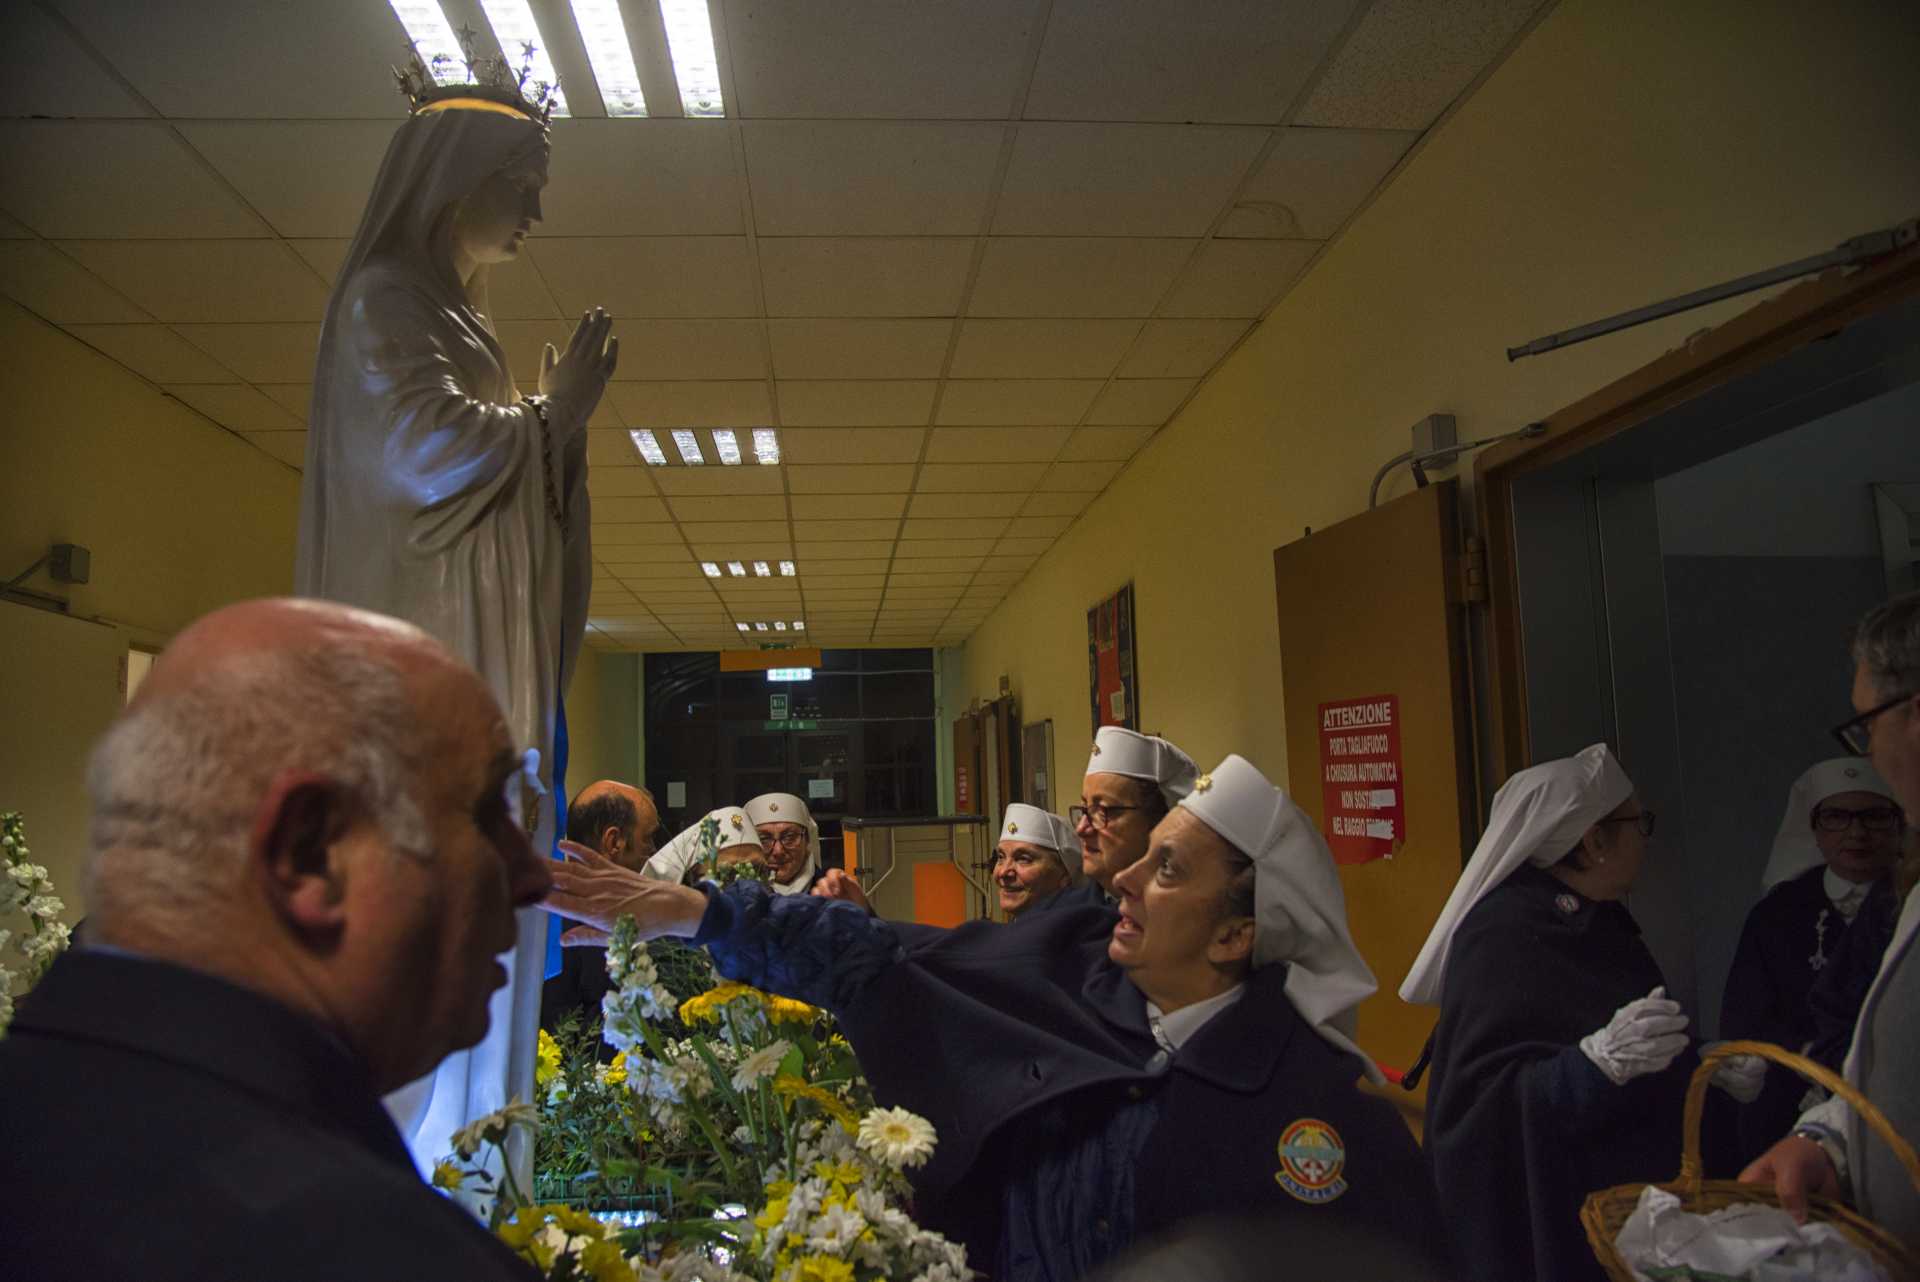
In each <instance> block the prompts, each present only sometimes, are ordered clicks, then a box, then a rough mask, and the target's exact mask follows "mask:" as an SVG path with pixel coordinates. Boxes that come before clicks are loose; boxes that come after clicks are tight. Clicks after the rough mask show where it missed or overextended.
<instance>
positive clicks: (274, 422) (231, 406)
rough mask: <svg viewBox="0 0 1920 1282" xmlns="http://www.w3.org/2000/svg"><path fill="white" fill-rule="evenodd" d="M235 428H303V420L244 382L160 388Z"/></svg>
mask: <svg viewBox="0 0 1920 1282" xmlns="http://www.w3.org/2000/svg"><path fill="white" fill-rule="evenodd" d="M161 390H162V391H164V392H166V393H167V395H169V396H171V397H173V398H174V399H176V400H179V401H182V402H184V403H185V404H187V405H189V406H191V407H193V408H194V409H196V410H198V411H200V413H202V414H205V415H206V416H207V417H208V418H210V419H212V420H213V421H214V422H216V423H218V424H220V426H222V427H230V428H232V429H233V430H234V431H236V432H300V431H302V430H303V429H302V426H301V423H300V420H299V419H297V418H295V417H294V416H293V415H291V414H289V413H287V411H286V410H284V409H282V408H281V407H280V406H278V405H275V404H274V403H273V402H272V401H270V400H268V399H267V398H266V397H264V396H262V395H261V394H260V393H259V392H256V391H255V390H254V389H253V388H251V387H248V386H246V385H245V384H244V383H233V384H227V385H224V386H223V385H220V384H205V383H183V384H176V385H174V386H172V387H164V388H162V389H161Z"/></svg>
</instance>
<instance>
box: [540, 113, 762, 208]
mask: <svg viewBox="0 0 1920 1282" xmlns="http://www.w3.org/2000/svg"><path fill="white" fill-rule="evenodd" d="M552 133H553V159H552V160H551V161H550V162H548V166H547V174H548V177H547V187H546V190H545V191H543V192H541V193H540V203H541V206H542V208H543V210H544V212H545V214H546V218H545V220H544V221H543V222H542V223H541V224H540V226H539V227H538V228H537V229H536V230H535V233H534V234H535V235H536V236H540V235H547V236H724V235H739V234H740V233H742V232H744V231H745V230H746V225H745V223H744V222H742V220H741V214H740V184H739V179H738V177H737V175H736V173H735V169H734V159H733V143H732V138H731V132H730V131H729V130H728V128H727V126H726V124H725V123H724V122H722V121H718V120H630V119H617V120H556V121H554V122H553V128H552Z"/></svg>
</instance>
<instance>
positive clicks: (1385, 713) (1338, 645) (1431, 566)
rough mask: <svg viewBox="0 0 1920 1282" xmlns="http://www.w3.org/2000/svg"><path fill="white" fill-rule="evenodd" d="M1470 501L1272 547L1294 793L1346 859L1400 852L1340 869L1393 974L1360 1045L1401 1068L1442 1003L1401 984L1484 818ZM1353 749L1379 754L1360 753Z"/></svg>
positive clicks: (1408, 499) (1433, 501)
mask: <svg viewBox="0 0 1920 1282" xmlns="http://www.w3.org/2000/svg"><path fill="white" fill-rule="evenodd" d="M1457 501H1458V487H1457V483H1456V482H1454V481H1451V480H1449V481H1443V482H1439V483H1437V484H1434V485H1431V486H1428V487H1426V488H1425V489H1421V490H1416V491H1415V492H1414V493H1412V494H1409V495H1406V496H1405V497H1403V498H1399V499H1396V500H1394V501H1393V502H1391V503H1388V504H1386V505H1384V506H1382V507H1380V508H1377V509H1375V510H1374V511H1371V512H1367V513H1364V514H1363V515H1360V516H1356V517H1353V518H1351V519H1349V520H1345V521H1342V522H1340V523H1339V524H1337V525H1334V526H1330V527H1328V528H1327V529H1324V530H1316V531H1314V532H1313V533H1312V534H1310V535H1308V536H1306V537H1305V538H1302V539H1300V540H1299V541H1297V542H1294V543H1289V544H1287V545H1286V546H1284V547H1281V548H1278V549H1276V550H1275V551H1274V554H1273V570H1274V583H1275V591H1276V594H1277V597H1278V608H1279V619H1280V664H1281V671H1282V681H1283V687H1284V690H1285V697H1286V722H1287V765H1288V771H1287V776H1288V792H1289V793H1290V794H1291V795H1292V797H1293V799H1294V801H1296V802H1297V803H1298V804H1299V805H1300V807H1301V808H1302V809H1303V810H1305V811H1306V812H1307V814H1309V815H1310V816H1312V818H1313V821H1314V822H1315V823H1316V824H1318V825H1319V826H1320V831H1321V832H1322V833H1323V834H1325V835H1327V836H1328V838H1329V843H1330V844H1331V845H1333V846H1335V847H1336V850H1339V851H1342V852H1343V856H1342V857H1343V858H1347V859H1356V858H1362V857H1363V856H1364V854H1365V851H1364V850H1362V849H1359V847H1363V846H1370V848H1372V849H1383V850H1385V851H1387V852H1389V853H1385V854H1382V855H1381V856H1380V857H1375V858H1370V859H1367V860H1366V861H1365V862H1344V863H1342V864H1341V866H1340V869H1339V871H1340V880H1341V884H1342V886H1343V887H1344V889H1345V892H1346V897H1347V917H1348V920H1349V921H1350V922H1351V923H1352V926H1353V937H1354V942H1355V943H1356V944H1357V945H1358V946H1359V949H1360V952H1361V955H1362V956H1364V957H1365V958H1366V959H1367V964H1368V965H1370V966H1371V967H1372V968H1373V972H1374V975H1375V977H1376V978H1377V979H1378V980H1379V982H1380V990H1379V991H1378V992H1377V993H1375V994H1374V996H1373V997H1371V998H1370V999H1368V1000H1367V1002H1366V1003H1364V1004H1363V1005H1362V1006H1361V1007H1360V1038H1359V1040H1360V1044H1361V1046H1362V1047H1364V1048H1365V1049H1366V1050H1367V1052H1368V1053H1369V1054H1371V1055H1373V1056H1374V1058H1375V1059H1377V1060H1379V1061H1380V1063H1381V1064H1382V1065H1384V1066H1385V1067H1387V1068H1389V1069H1392V1070H1402V1069H1405V1068H1406V1067H1407V1066H1408V1065H1409V1064H1411V1063H1412V1062H1413V1060H1414V1058H1415V1057H1416V1056H1417V1055H1418V1054H1419V1053H1420V1048H1421V1047H1422V1046H1423V1045H1424V1044H1425V1043H1426V1040H1427V1035H1428V1034H1429V1033H1430V1032H1431V1031H1432V1029H1433V1023H1434V1019H1435V1015H1436V1012H1435V1011H1434V1009H1433V1008H1432V1007H1428V1006H1409V1005H1407V1004H1406V1003H1404V1002H1402V1001H1401V1000H1400V997H1399V994H1398V992H1397V991H1396V990H1397V989H1398V988H1399V987H1400V983H1401V981H1402V980H1404V979H1405V978H1406V975H1407V971H1408V970H1409V969H1411V968H1412V965H1413V959H1414V957H1415V956H1416V955H1417V954H1418V952H1419V951H1420V945H1421V943H1422V942H1424V941H1425V939H1426V936H1427V931H1428V930H1429V929H1430V928H1431V927H1432V925H1433V922H1434V920H1435V919H1436V918H1437V917H1438V916H1439V915H1440V909H1441V907H1442V906H1443V905H1444V904H1445V903H1446V899H1447V895H1448V894H1449V893H1450V892H1451V891H1452V889H1453V884H1454V881H1455V880H1456V879H1457V878H1458V877H1459V875H1460V869H1461V866H1462V863H1463V861H1464V860H1465V858H1466V855H1467V854H1468V853H1469V842H1470V841H1471V840H1472V839H1473V837H1474V835H1475V834H1476V832H1477V828H1478V821H1477V807H1476V805H1475V803H1474V801H1473V794H1474V788H1473V757H1472V747H1471V742H1472V740H1471V721H1470V707H1469V703H1468V693H1467V692H1468V680H1467V673H1468V669H1467V663H1466V652H1465V606H1464V603H1463V601H1462V600H1461V592H1460V587H1459V585H1460V582H1461V580H1460V569H1461V567H1460V559H1459V544H1460V538H1459V526H1458V524H1457V519H1458V517H1457V510H1456V504H1457ZM1323 707H1326V708H1327V709H1328V716H1327V720H1329V721H1332V722H1335V723H1336V724H1333V725H1325V724H1323V717H1322V709H1323ZM1347 727H1351V729H1348V728H1347ZM1390 735H1397V740H1398V742H1397V752H1394V751H1391V748H1392V747H1393V745H1391V744H1388V743H1387V742H1386V741H1387V739H1388V738H1389V736H1390ZM1350 746H1357V747H1364V748H1365V749H1366V751H1364V752H1358V755H1357V757H1356V758H1348V757H1346V756H1345V755H1343V754H1346V753H1347V752H1348V750H1349V747H1350ZM1357 747H1356V751H1357ZM1354 760H1358V761H1359V762H1360V763H1361V764H1360V765H1359V766H1357V767H1356V766H1355V765H1353V764H1352V763H1353V761H1354ZM1389 760H1392V761H1393V762H1394V764H1393V768H1392V769H1391V770H1389V769H1387V767H1386V765H1385V764H1383V763H1385V762H1387V761H1389ZM1329 767H1332V777H1331V778H1330V777H1329ZM1389 774H1391V775H1394V776H1397V777H1396V778H1394V779H1391V780H1390V779H1388V778H1387V776H1388V775H1389ZM1343 784H1345V787H1344V788H1343V786H1342V785H1343ZM1329 789H1332V790H1333V791H1332V794H1331V800H1332V802H1333V806H1332V809H1333V810H1335V811H1338V812H1339V813H1335V814H1330V813H1329V806H1328V804H1327V802H1328V800H1329V795H1330V794H1329ZM1389 793H1394V794H1395V795H1393V796H1392V797H1388V796H1387V794H1389ZM1369 805H1372V806H1375V807H1377V808H1375V809H1372V810H1368V809H1366V807H1368V806H1369ZM1356 807H1357V809H1356ZM1361 816H1364V819H1362V818H1361ZM1389 833H1390V834H1391V837H1390V839H1389V838H1388V836H1387V834H1389Z"/></svg>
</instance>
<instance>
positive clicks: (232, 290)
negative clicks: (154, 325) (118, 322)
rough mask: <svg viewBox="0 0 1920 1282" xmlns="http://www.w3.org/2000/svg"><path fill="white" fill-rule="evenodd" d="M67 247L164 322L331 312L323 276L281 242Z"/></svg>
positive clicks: (84, 243)
mask: <svg viewBox="0 0 1920 1282" xmlns="http://www.w3.org/2000/svg"><path fill="white" fill-rule="evenodd" d="M60 248H61V249H62V250H63V251H65V252H66V253H68V254H70V255H72V256H73V257H74V258H75V259H77V260H78V261H79V262H80V263H81V264H82V265H83V266H85V267H86V268H87V270H89V271H91V272H92V273H93V274H94V275H96V276H98V277H100V279H102V280H104V281H106V282H107V283H108V284H109V285H111V286H113V287H114V288H115V289H117V290H119V291H120V292H121V293H122V294H124V295H126V296H127V297H128V298H131V299H132V300H133V301H134V302H136V303H138V304H139V305H140V306H141V307H143V308H145V309H146V310H147V311H148V312H149V313H150V314H152V315H153V316H155V317H156V318H158V319H160V320H163V321H168V322H172V321H204V322H210V323H211V322H235V321H248V322H252V321H301V320H308V319H312V318H317V317H319V316H320V315H321V314H322V313H323V312H324V311H325V310H326V305H327V291H326V287H325V286H323V285H322V284H321V283H320V278H319V277H318V276H316V275H315V274H314V271H313V269H312V268H311V267H309V266H307V264H306V263H305V262H303V261H301V259H300V256H299V255H298V254H295V253H294V252H293V251H292V250H290V249H288V248H287V247H286V246H285V245H282V244H280V243H279V242H278V241H272V240H69V241H62V242H61V243H60ZM309 372H310V371H309ZM275 381H276V382H279V381H284V380H278V379H276V380H275Z"/></svg>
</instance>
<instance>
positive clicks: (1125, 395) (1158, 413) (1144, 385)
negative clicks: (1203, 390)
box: [1087, 378, 1199, 427]
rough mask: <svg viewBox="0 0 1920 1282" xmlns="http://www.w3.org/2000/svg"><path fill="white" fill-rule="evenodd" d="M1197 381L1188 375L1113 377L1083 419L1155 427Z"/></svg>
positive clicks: (1118, 424) (1123, 425) (1164, 420)
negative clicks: (1176, 376) (1177, 376)
mask: <svg viewBox="0 0 1920 1282" xmlns="http://www.w3.org/2000/svg"><path fill="white" fill-rule="evenodd" d="M1198 383H1199V380H1198V379H1192V378H1116V379H1114V380H1113V382H1111V383H1108V384H1107V386H1106V389H1105V390H1104V391H1102V392H1101V393H1100V397H1099V399H1098V400H1096V401H1094V403H1093V408H1092V409H1091V410H1089V411H1088V412H1087V422H1089V423H1097V424H1102V425H1108V426H1122V427H1126V426H1144V427H1158V426H1160V425H1161V424H1162V423H1164V422H1166V421H1167V416H1168V415H1170V414H1172V413H1173V411H1174V410H1176V409H1178V408H1179V406H1180V402H1181V401H1183V400H1185V399H1186V398H1187V393H1189V392H1191V391H1192V390H1193V389H1194V387H1195V386H1197V385H1198Z"/></svg>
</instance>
